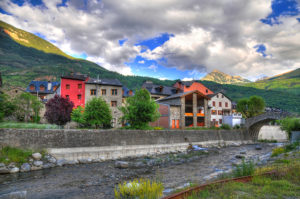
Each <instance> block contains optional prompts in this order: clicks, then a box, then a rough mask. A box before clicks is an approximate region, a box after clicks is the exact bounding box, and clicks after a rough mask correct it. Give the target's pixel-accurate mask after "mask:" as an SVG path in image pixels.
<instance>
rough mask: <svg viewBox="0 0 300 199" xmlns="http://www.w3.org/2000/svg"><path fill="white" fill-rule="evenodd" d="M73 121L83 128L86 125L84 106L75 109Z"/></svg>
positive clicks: (72, 116)
mask: <svg viewBox="0 0 300 199" xmlns="http://www.w3.org/2000/svg"><path fill="white" fill-rule="evenodd" d="M71 119H72V120H73V121H74V122H77V123H78V125H79V126H83V125H84V124H85V123H86V122H85V118H84V108H83V107H82V106H78V107H77V108H75V109H73V111H72V113H71Z"/></svg>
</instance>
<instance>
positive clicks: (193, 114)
mask: <svg viewBox="0 0 300 199" xmlns="http://www.w3.org/2000/svg"><path fill="white" fill-rule="evenodd" d="M208 100H209V97H208V96H206V95H204V94H203V93H201V92H199V91H197V90H194V91H187V92H184V93H177V94H173V95H170V96H168V97H165V98H162V99H159V100H157V103H158V104H159V112H160V114H161V117H160V118H159V119H158V121H156V122H153V123H150V125H151V126H161V127H164V128H172V129H176V128H181V129H183V128H185V127H197V126H205V127H209V126H210V111H209V107H208Z"/></svg>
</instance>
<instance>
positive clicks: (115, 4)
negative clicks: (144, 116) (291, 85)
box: [0, 0, 300, 77]
mask: <svg viewBox="0 0 300 199" xmlns="http://www.w3.org/2000/svg"><path fill="white" fill-rule="evenodd" d="M298 2H299V0H298ZM44 3H45V6H46V8H41V7H34V6H32V5H30V4H29V3H26V2H25V3H24V5H23V6H18V5H16V4H13V3H12V2H10V1H9V0H2V1H0V7H1V8H2V9H4V10H5V11H7V12H9V13H13V16H9V15H4V14H0V18H1V19H2V20H4V21H5V22H8V23H10V24H12V25H14V26H17V27H19V28H21V29H25V30H27V31H29V32H39V33H41V34H43V35H45V36H46V38H47V39H48V40H55V41H56V45H57V46H58V47H59V48H61V49H62V50H64V51H67V52H68V53H72V54H82V53H86V54H87V55H88V57H89V59H90V60H100V61H98V62H97V63H101V65H102V66H103V67H105V68H107V69H110V70H114V71H118V72H123V73H124V74H132V72H131V70H130V68H129V67H128V66H125V65H124V63H125V62H130V61H131V60H133V59H134V58H135V57H136V56H137V55H141V56H143V57H144V58H147V59H150V60H151V59H152V60H157V61H159V60H160V59H161V58H166V60H167V62H162V63H161V64H162V65H165V66H167V67H176V68H177V69H180V70H192V71H199V72H203V71H207V72H210V71H212V70H213V69H218V70H221V71H224V72H226V73H229V74H231V75H242V76H244V77H255V76H258V75H259V74H262V73H263V74H266V75H268V76H271V75H274V74H276V73H281V72H285V71H288V70H292V69H295V68H298V67H299V66H300V57H299V55H298V54H299V53H298V52H300V23H299V22H298V21H297V20H296V18H297V17H299V16H293V17H288V16H285V17H281V18H279V21H281V22H282V23H281V24H278V25H273V26H270V25H267V24H263V23H262V22H261V21H260V19H263V18H265V17H266V16H268V15H269V14H270V13H271V11H272V10H271V0H252V1H249V0H233V1H230V2H228V1H224V0H215V1H207V0H191V1H182V0H172V1H171V0H166V1H160V0H152V1H147V2H144V1H139V0H123V1H122V3H120V1H118V0H102V1H97V0H93V1H87V4H86V5H85V4H84V3H83V2H82V1H79V0H70V1H68V2H67V5H68V6H67V7H57V6H56V5H57V4H59V3H61V1H60V0H55V1H46V0H44ZM28 13H30V14H28ZM161 33H171V34H173V35H174V37H171V38H170V39H169V41H167V42H165V43H164V45H162V46H160V47H157V48H155V49H154V50H153V51H150V50H147V51H146V52H144V53H140V50H141V47H138V46H135V45H134V44H135V43H137V42H138V41H141V40H144V39H148V38H152V37H155V36H158V35H160V34H161ZM124 38H126V39H127V41H126V42H125V43H124V44H123V45H122V46H120V45H119V40H123V39H124ZM257 44H264V45H265V46H266V48H267V50H266V54H268V55H269V56H268V57H262V56H261V55H260V54H259V53H257V52H256V49H254V46H255V45H257ZM139 63H140V64H142V62H139ZM152 69H153V70H156V69H155V68H152Z"/></svg>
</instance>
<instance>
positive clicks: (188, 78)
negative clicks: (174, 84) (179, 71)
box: [182, 77, 193, 81]
mask: <svg viewBox="0 0 300 199" xmlns="http://www.w3.org/2000/svg"><path fill="white" fill-rule="evenodd" d="M192 80H193V78H191V77H185V78H183V79H182V81H192Z"/></svg>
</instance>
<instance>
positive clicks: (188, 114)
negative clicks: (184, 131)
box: [184, 113, 205, 117]
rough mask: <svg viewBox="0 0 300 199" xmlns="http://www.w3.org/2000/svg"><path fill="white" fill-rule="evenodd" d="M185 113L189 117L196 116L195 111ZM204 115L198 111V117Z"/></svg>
mask: <svg viewBox="0 0 300 199" xmlns="http://www.w3.org/2000/svg"><path fill="white" fill-rule="evenodd" d="M184 115H185V116H187V117H193V116H194V114H193V113H185V114H184ZM204 116H205V115H204V113H197V117H204Z"/></svg>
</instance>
